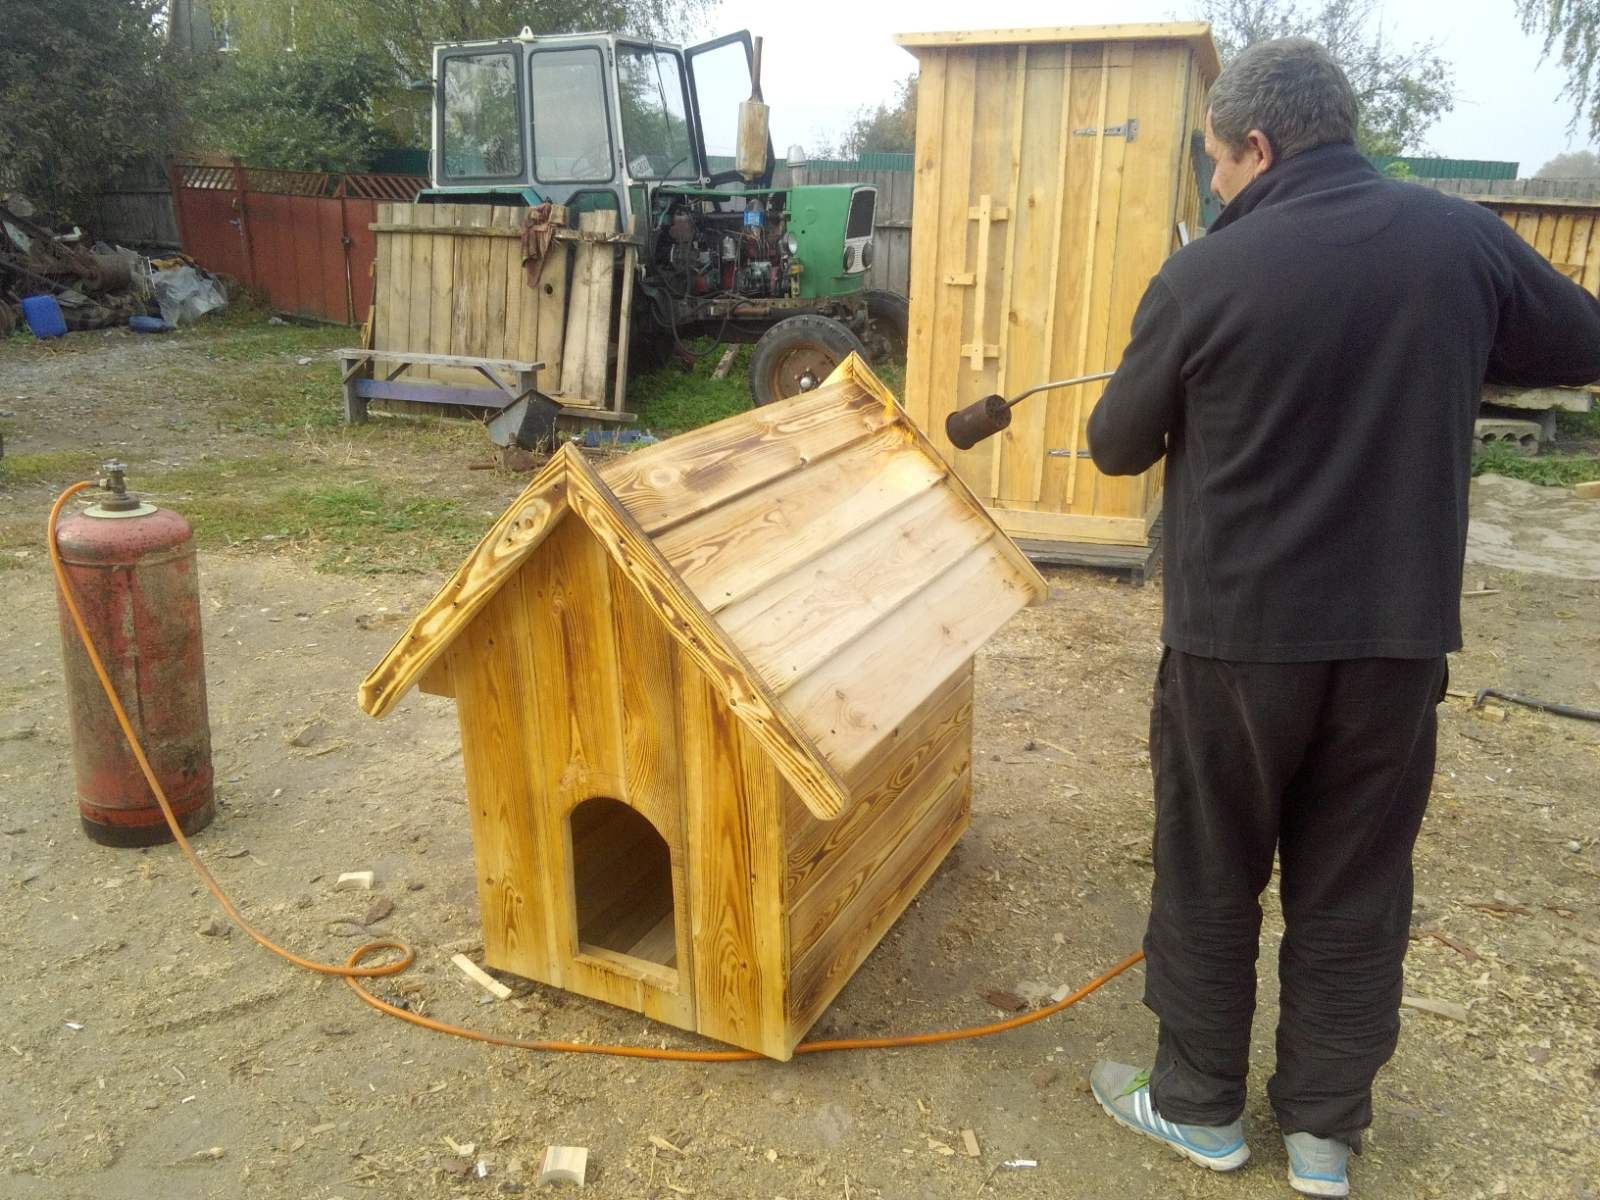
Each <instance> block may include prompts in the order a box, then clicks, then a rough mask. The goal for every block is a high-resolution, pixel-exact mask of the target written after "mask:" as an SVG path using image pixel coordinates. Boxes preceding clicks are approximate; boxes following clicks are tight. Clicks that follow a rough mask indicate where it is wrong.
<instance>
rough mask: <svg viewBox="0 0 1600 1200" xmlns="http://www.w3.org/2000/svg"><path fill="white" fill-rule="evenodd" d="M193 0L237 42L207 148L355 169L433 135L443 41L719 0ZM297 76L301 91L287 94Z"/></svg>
mask: <svg viewBox="0 0 1600 1200" xmlns="http://www.w3.org/2000/svg"><path fill="white" fill-rule="evenodd" d="M4 2H5V0H0V3H4ZM190 2H193V3H196V4H199V3H203V2H206V3H209V9H210V18H211V23H212V24H213V25H215V26H217V27H218V28H219V29H223V30H225V32H226V39H227V44H228V46H229V50H230V52H229V53H228V54H227V55H224V56H222V57H223V58H224V59H225V60H232V61H231V62H229V61H222V62H218V63H216V64H215V65H214V67H213V68H212V69H211V71H210V72H209V73H207V77H206V78H205V80H204V82H203V83H202V84H200V85H197V86H196V88H195V90H194V101H195V107H196V108H197V109H198V110H201V111H204V110H206V109H207V108H209V107H210V106H211V105H212V104H214V103H218V102H220V103H221V104H222V106H223V108H224V110H225V112H224V113H223V114H222V115H221V116H220V117H219V119H215V120H212V119H206V120H204V121H202V123H201V130H202V132H203V134H204V135H205V136H206V138H207V140H208V142H209V143H210V144H209V145H208V146H207V147H206V148H207V149H213V150H223V151H226V152H228V153H232V154H237V155H239V156H240V157H241V158H246V159H249V160H250V161H252V162H256V161H264V160H262V159H261V158H260V156H261V155H263V154H270V155H272V157H273V163H272V165H280V166H297V167H304V168H312V167H315V168H318V169H343V170H358V169H360V168H362V167H364V166H366V165H367V162H368V160H369V159H370V157H371V155H372V154H373V153H374V152H376V151H378V150H380V149H382V148H384V147H385V146H386V145H402V146H423V145H426V143H427V137H428V126H429V117H430V101H429V98H428V96H427V95H425V94H422V93H418V92H416V91H414V90H412V89H411V85H412V84H413V83H414V82H415V81H419V80H426V79H428V78H429V77H430V76H431V75H432V74H433V46H434V44H435V43H436V42H457V41H470V40H474V39H487V38H503V37H515V36H516V35H517V33H518V32H519V31H520V30H521V29H522V28H523V27H524V26H528V27H530V28H531V29H532V30H533V32H534V33H541V34H554V33H573V32H578V31H581V30H587V29H606V30H614V31H618V32H626V33H636V34H644V35H650V36H656V37H670V36H676V35H680V34H682V33H684V32H686V31H687V29H688V28H689V27H690V25H691V24H692V22H693V21H694V19H695V18H696V17H697V16H699V15H700V14H701V13H704V12H706V11H709V9H710V8H711V5H712V3H713V0H543V2H541V3H538V4H529V3H528V0H293V3H286V2H285V0H190ZM295 61H303V62H304V63H305V65H304V66H303V67H297V66H294V65H293V62H295ZM323 72H326V75H325V76H324V75H323ZM297 81H298V82H299V84H301V85H303V86H304V87H305V89H306V90H305V92H304V94H303V95H290V94H287V90H288V89H292V88H293V87H295V86H296V83H297ZM280 87H281V88H283V89H285V92H284V93H280V94H279V95H277V96H274V94H273V93H274V89H275V88H280ZM230 89H233V91H234V93H235V98H234V99H232V100H230V99H228V98H227V96H228V93H229V91H230ZM341 156H344V157H343V158H342V159H341Z"/></svg>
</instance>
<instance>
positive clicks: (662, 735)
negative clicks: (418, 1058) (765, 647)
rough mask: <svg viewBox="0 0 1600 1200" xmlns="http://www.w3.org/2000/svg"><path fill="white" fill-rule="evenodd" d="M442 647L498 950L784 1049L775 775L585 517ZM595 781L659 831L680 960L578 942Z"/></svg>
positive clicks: (636, 1004)
mask: <svg viewBox="0 0 1600 1200" xmlns="http://www.w3.org/2000/svg"><path fill="white" fill-rule="evenodd" d="M445 661H446V662H447V664H448V668H447V670H448V679H449V684H450V687H451V688H452V690H453V691H454V693H455V696H456V701H457V704H458V706H459V715H460V724H461V738H462V749H463V757H464V760H465V768H466V779H467V793H468V807H469V810H470V819H471V823H472V842H473V851H474V858H475V863H476V869H477V876H478V899H479V906H480V909H481V912H482V916H483V932H484V954H485V959H486V960H487V962H488V963H489V964H490V965H491V966H494V967H496V968H499V969H502V970H506V971H512V972H515V973H516V974H519V975H523V976H526V977H527V978H530V979H537V980H540V981H541V982H544V983H549V984H551V985H553V986H556V987H562V988H567V989H569V990H571V991H575V992H577V993H579V994H580V995H585V996H589V997H592V998H594V999H597V1000H604V1001H607V1002H609V1003H612V1004H617V1005H621V1006H622V1007H624V1008H628V1009H632V1010H634V1011H636V1012H642V1013H644V1014H645V1015H647V1016H650V1017H653V1018H655V1019H656V1020H660V1021H664V1022H666V1023H668V1024H671V1025H675V1026H678V1027H679V1028H683V1029H690V1030H697V1031H698V1032H701V1033H704V1034H705V1035H707V1036H708V1037H714V1038H717V1039H719V1040H722V1041H727V1042H731V1043H733V1044H735V1045H739V1046H744V1047H746V1048H748V1049H753V1050H757V1051H759V1052H761V1053H763V1054H766V1055H769V1056H771V1057H774V1058H787V1057H788V1056H789V1054H790V1052H791V1050H792V1049H793V1042H792V1041H791V1040H789V1038H788V1034H787V1027H788V1023H787V1019H786V1009H785V1004H784V996H785V990H786V985H787V972H786V964H787V948H786V946H785V945H784V929H785V926H784V920H783V914H784V909H783V904H782V889H783V868H782V863H783V850H782V845H781V841H780V837H781V829H782V825H781V820H780V817H779V796H780V792H779V787H780V783H779V777H778V775H777V772H776V769H775V768H774V767H773V765H772V763H771V761H770V760H769V759H768V758H767V757H766V756H765V755H764V754H763V753H762V752H761V750H760V748H759V747H758V746H757V745H756V743H755V741H754V739H753V738H752V737H751V736H750V735H749V734H748V733H747V732H746V731H745V729H744V727H743V726H742V725H741V724H739V722H737V721H736V720H735V719H734V718H733V717H732V715H731V714H730V713H729V712H728V711H727V708H726V706H725V705H723V704H721V703H720V702H718V701H717V700H716V698H715V694H714V692H713V690H712V688H711V685H710V683H709V681H708V680H707V679H706V677H705V675H704V673H703V672H701V671H700V669H699V668H698V667H697V666H696V665H695V664H694V663H693V662H691V661H690V660H689V658H688V657H687V655H686V654H685V653H684V651H683V650H682V649H681V648H680V647H679V646H678V644H677V643H676V642H674V641H673V640H672V638H671V636H670V635H669V634H668V632H667V631H666V629H664V628H663V627H662V625H661V622H660V619H659V617H658V616H657V615H656V614H655V613H654V612H653V611H652V610H651V609H650V608H649V607H648V606H647V605H646V603H645V602H644V600H643V599H642V598H641V597H640V595H639V593H638V590H637V589H636V588H635V586H634V585H633V584H632V583H631V582H629V581H628V580H627V578H626V577H624V576H623V575H622V573H621V571H620V569H619V568H618V567H617V566H616V565H615V563H614V562H613V561H612V559H611V558H610V556H609V555H608V554H607V553H606V551H605V550H604V548H603V547H602V546H601V545H600V543H599V542H598V541H597V540H596V539H595V537H594V535H593V534H592V533H591V532H590V531H589V530H588V527H587V526H586V525H585V524H584V523H583V521H582V520H581V519H579V518H578V517H576V516H571V515H569V516H567V517H565V518H563V519H562V521H561V522H560V524H559V525H558V526H557V527H556V528H555V530H553V531H552V532H551V533H550V535H549V536H548V537H547V538H546V540H545V542H544V544H543V545H542V546H541V547H540V549H539V552H538V553H537V554H535V555H534V556H533V557H532V558H530V559H529V560H528V561H527V563H525V564H524V565H523V567H522V568H521V569H520V570H519V571H518V572H517V575H516V576H515V577H514V578H512V579H510V580H508V581H507V582H506V583H505V584H504V585H502V587H501V588H500V590H499V591H498V592H497V593H496V595H495V596H494V598H493V599H492V600H491V601H490V602H489V603H488V604H487V605H486V606H485V607H484V608H483V610H482V611H481V612H480V613H479V614H478V616H477V617H476V618H475V619H474V620H473V621H472V622H471V623H470V624H469V625H468V627H467V628H466V629H465V630H464V631H463V632H462V634H461V635H460V636H459V637H458V638H457V639H456V641H455V642H453V643H452V644H451V647H450V649H449V651H448V652H447V655H446V659H445ZM596 796H604V797H609V798H611V799H614V800H618V801H621V802H623V803H625V804H627V805H629V806H630V807H631V808H633V809H634V810H635V811H637V812H639V813H641V814H642V815H643V816H645V817H646V818H647V819H648V820H649V821H650V823H651V824H652V825H653V826H654V827H655V829H656V830H657V831H658V832H659V833H660V834H661V835H662V837H663V839H664V840H665V842H666V844H667V849H668V854H669V857H670V861H671V868H672V881H673V894H674V909H675V916H676V928H675V936H676V946H677V956H676V958H677V968H676V970H675V971H670V970H667V969H664V968H660V967H656V966H654V965H653V964H648V963H639V962H638V961H637V960H629V959H626V958H623V957H621V956H615V955H596V954H584V953H580V952H579V948H578V938H577V914H576V909H575V905H574V897H573V893H572V883H571V879H572V871H571V861H572V849H571V831H570V825H569V817H570V814H571V812H572V810H573V809H574V808H575V807H576V806H577V805H578V804H580V803H582V802H583V801H584V800H587V799H590V798H592V797H596Z"/></svg>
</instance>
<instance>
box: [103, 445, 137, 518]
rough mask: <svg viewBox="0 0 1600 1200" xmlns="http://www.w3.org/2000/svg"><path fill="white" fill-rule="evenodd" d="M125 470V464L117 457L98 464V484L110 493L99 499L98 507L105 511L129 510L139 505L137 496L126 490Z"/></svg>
mask: <svg viewBox="0 0 1600 1200" xmlns="http://www.w3.org/2000/svg"><path fill="white" fill-rule="evenodd" d="M127 471H128V467H127V464H126V463H123V462H122V461H120V460H119V459H115V458H113V459H110V460H108V461H106V462H103V463H101V464H100V486H101V488H103V489H104V490H105V491H108V492H110V493H111V495H110V496H108V497H107V498H106V499H104V500H102V501H100V507H101V508H103V509H105V510H106V511H107V512H131V511H132V510H133V509H136V508H138V507H139V497H138V496H137V495H135V494H134V493H133V492H130V491H129V490H128V479H127Z"/></svg>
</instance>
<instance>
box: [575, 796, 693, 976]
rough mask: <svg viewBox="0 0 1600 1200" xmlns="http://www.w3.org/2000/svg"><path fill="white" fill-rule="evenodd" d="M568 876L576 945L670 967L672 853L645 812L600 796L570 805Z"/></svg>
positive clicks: (673, 947) (673, 950)
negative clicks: (571, 887)
mask: <svg viewBox="0 0 1600 1200" xmlns="http://www.w3.org/2000/svg"><path fill="white" fill-rule="evenodd" d="M572 884H573V900H574V907H575V909H576V911H577V915H578V949H579V952H580V953H584V954H590V955H595V954H596V951H605V952H609V953H610V954H611V955H617V954H621V955H626V956H627V957H628V958H634V959H639V960H642V961H643V962H645V963H649V964H651V965H652V966H654V967H656V968H658V969H659V968H661V967H666V968H668V969H669V970H675V969H676V968H677V965H678V939H677V931H676V927H675V924H674V921H673V908H672V859H671V856H670V854H669V853H668V851H667V843H666V839H665V838H663V837H662V836H661V835H660V834H659V833H657V832H656V829H655V826H653V825H651V824H650V822H649V821H648V820H646V819H645V818H644V817H642V816H640V815H639V814H638V813H636V812H635V811H634V810H633V809H631V808H629V807H628V806H627V805H626V804H622V803H620V802H619V801H616V800H610V799H606V798H604V797H600V798H597V799H594V800H585V801H584V802H583V803H582V804H580V805H578V807H577V808H575V809H573V810H572ZM597 957H601V958H605V957H607V955H606V954H603V953H602V954H599V955H597Z"/></svg>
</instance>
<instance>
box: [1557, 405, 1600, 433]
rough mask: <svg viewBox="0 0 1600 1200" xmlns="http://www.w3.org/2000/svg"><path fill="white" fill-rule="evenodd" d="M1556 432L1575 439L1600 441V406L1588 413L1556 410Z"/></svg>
mask: <svg viewBox="0 0 1600 1200" xmlns="http://www.w3.org/2000/svg"><path fill="white" fill-rule="evenodd" d="M1556 432H1557V434H1558V435H1559V436H1561V437H1562V438H1565V439H1569V440H1573V441H1588V440H1594V441H1600V406H1597V407H1595V408H1592V409H1590V410H1589V411H1588V412H1586V413H1575V412H1562V411H1560V410H1557V412H1556Z"/></svg>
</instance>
